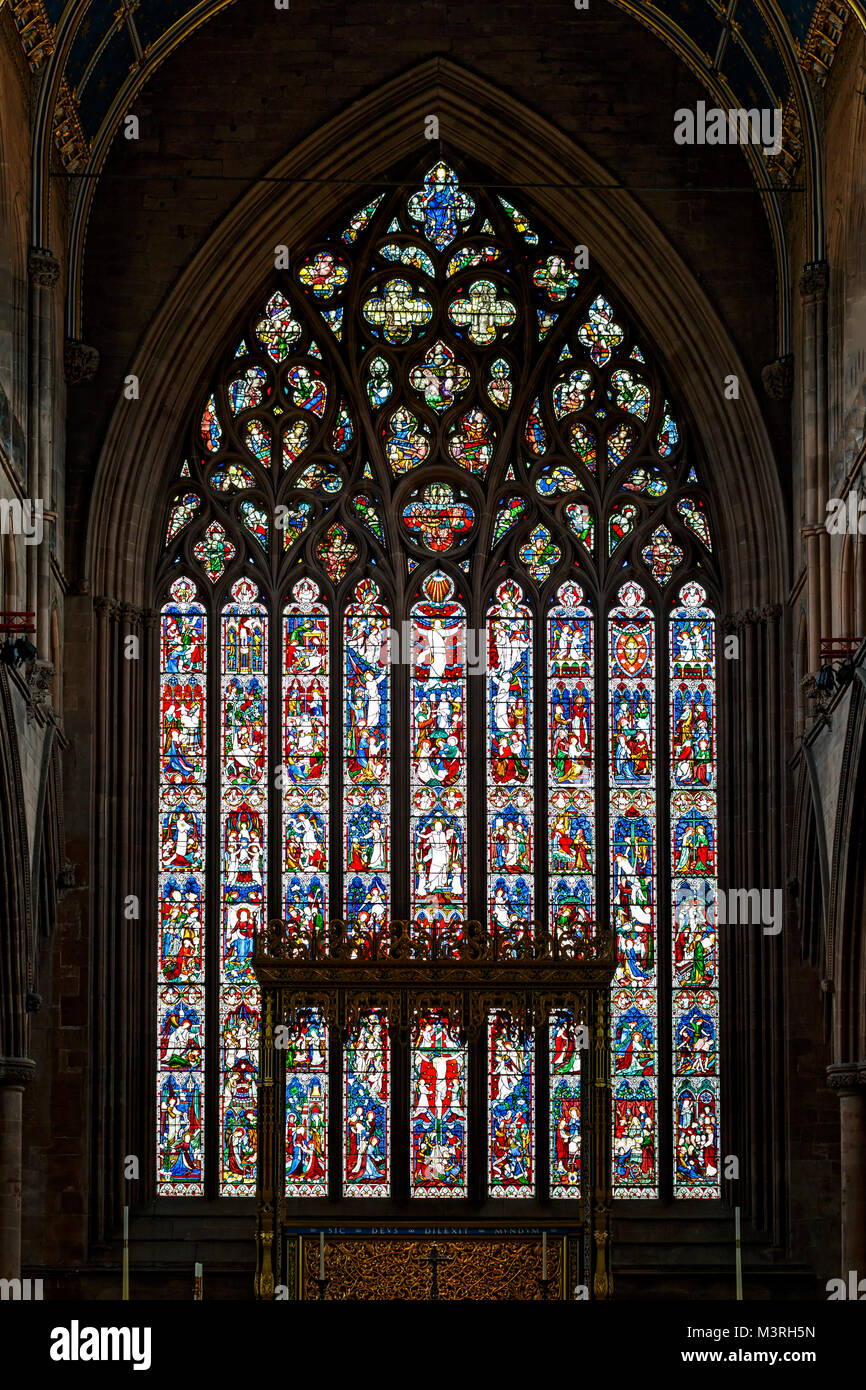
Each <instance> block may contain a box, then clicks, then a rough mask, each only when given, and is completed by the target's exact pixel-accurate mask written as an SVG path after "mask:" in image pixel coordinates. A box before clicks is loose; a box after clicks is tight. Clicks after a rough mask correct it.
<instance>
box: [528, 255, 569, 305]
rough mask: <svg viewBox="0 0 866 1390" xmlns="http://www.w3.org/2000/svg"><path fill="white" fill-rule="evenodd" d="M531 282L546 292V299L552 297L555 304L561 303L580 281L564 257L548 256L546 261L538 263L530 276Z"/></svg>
mask: <svg viewBox="0 0 866 1390" xmlns="http://www.w3.org/2000/svg"><path fill="white" fill-rule="evenodd" d="M532 283H533V284H534V285H535V286H536V288H537V289H539V290H541V291H542V292H543V293H544V294H546V295H547V297H548V299H552V300H553V302H554V303H555V304H561V303H562V301H563V300H564V299H567V298H568V297H569V295H572V294H574V292H575V290H576V289H577V287H578V285H579V283H580V276H579V275H578V273H577V271H576V270H575V269H574V266H573V265H571V264H570V263H569V262H568V261H566V260H565V259H564V257H562V256H548V258H547V260H546V261H543V262H541V263H540V264H539V266H538V268H537V270H536V271H535V273H534V275H533V277H532Z"/></svg>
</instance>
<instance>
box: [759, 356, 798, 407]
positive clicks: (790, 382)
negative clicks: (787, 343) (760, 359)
mask: <svg viewBox="0 0 866 1390" xmlns="http://www.w3.org/2000/svg"><path fill="white" fill-rule="evenodd" d="M761 381H762V382H763V386H764V390H765V392H766V393H767V395H768V396H769V398H770V400H771V401H787V400H790V398H791V393H792V391H793V389H794V357H793V354H792V353H790V352H786V353H785V355H784V357H777V358H776V360H775V362H768V363H767V365H766V367H764V368H762V370H761Z"/></svg>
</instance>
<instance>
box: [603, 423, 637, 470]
mask: <svg viewBox="0 0 866 1390" xmlns="http://www.w3.org/2000/svg"><path fill="white" fill-rule="evenodd" d="M636 438H637V435H636V434H635V431H634V430H633V429H632V428H631V426H630V425H618V426H617V428H616V429H615V430H614V431H613V433H612V434H610V435H608V439H607V463H608V467H609V468H610V469H614V468H617V467H618V466H619V464H621V463H622V461H623V459H624V458H625V457H626V455H627V454H628V452H629V450H630V449H631V448H632V446H633V444H634V442H635V439H636Z"/></svg>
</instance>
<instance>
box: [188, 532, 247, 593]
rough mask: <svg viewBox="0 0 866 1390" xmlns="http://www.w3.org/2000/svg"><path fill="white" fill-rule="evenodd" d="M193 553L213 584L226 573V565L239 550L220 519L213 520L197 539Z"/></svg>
mask: <svg viewBox="0 0 866 1390" xmlns="http://www.w3.org/2000/svg"><path fill="white" fill-rule="evenodd" d="M192 553H193V555H194V556H195V558H196V559H197V560H198V562H199V564H200V565H202V566H203V567H204V572H205V574H206V575H207V577H208V579H209V580H210V581H211V583H212V584H215V583H216V582H217V580H218V579H219V578H220V576H221V575H222V574H223V573H224V571H225V567H226V565H228V564H230V563H231V561H232V560H233V559H234V557H235V555H236V554H237V551H236V550H235V547H234V546H233V545H232V543H231V541H230V540H229V538H228V536H227V535H226V533H225V528H224V527H223V526H221V525H220V523H219V522H218V521H212V522H211V524H210V526H208V528H207V530H206V531H205V533H204V535H203V536H202V537H201V539H200V540H198V541H196V543H195V545H194V546H193V548H192Z"/></svg>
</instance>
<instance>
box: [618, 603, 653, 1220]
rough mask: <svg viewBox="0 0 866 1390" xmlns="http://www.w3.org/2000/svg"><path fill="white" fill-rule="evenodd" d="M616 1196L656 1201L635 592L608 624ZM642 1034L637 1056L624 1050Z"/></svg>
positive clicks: (648, 744)
mask: <svg viewBox="0 0 866 1390" xmlns="http://www.w3.org/2000/svg"><path fill="white" fill-rule="evenodd" d="M608 675H609V682H610V689H609V706H608V718H609V724H608V738H609V757H610V764H609V776H610V887H611V912H612V922H613V928H614V933H615V938H616V953H617V966H616V973H615V975H614V982H613V988H612V997H613V1007H612V1010H611V1033H612V1037H613V1058H612V1085H613V1165H614V1169H613V1195H614V1196H615V1197H655V1196H657V1195H658V1160H657V1153H658V1133H657V1126H658V1113H657V1110H658V1059H657V1048H656V1039H657V1030H658V1016H657V1010H658V1003H657V987H658V985H657V982H658V973H657V954H658V953H657V945H656V942H657V936H656V907H655V895H656V867H655V862H656V852H657V851H656V845H657V840H656V759H655V727H656V686H655V677H656V658H655V620H654V618H653V615H652V613H651V611H650V609H649V608H648V607H647V606H646V602H645V595H644V591H643V589H641V587H640V585H639V584H635V583H633V582H629V583H627V584H624V585H623V587H622V588H621V589H620V591H619V606H618V607H616V608H614V609H612V610H611V613H610V616H609V620H608ZM635 1029H637V1030H638V1032H639V1035H640V1038H641V1045H640V1047H639V1048H638V1049H634V1048H628V1047H625V1048H624V1047H623V1044H624V1040H625V1039H626V1038H628V1037H631V1036H632V1034H633V1033H634V1031H635Z"/></svg>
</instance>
